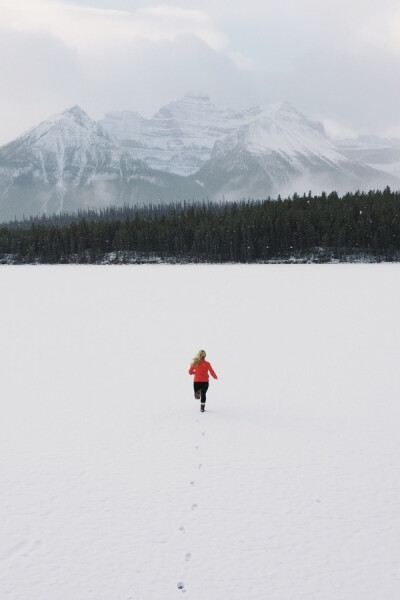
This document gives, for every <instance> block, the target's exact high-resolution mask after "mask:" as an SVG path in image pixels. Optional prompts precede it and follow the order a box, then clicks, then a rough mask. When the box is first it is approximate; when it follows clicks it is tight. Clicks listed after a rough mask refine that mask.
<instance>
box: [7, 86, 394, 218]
mask: <svg viewBox="0 0 400 600" xmlns="http://www.w3.org/2000/svg"><path fill="white" fill-rule="evenodd" d="M361 150H363V149H361ZM361 150H360V148H359V147H357V148H356V151H355V150H354V148H353V149H351V148H349V145H348V144H347V146H346V145H342V146H340V145H338V144H335V143H334V142H333V141H332V140H331V139H330V138H329V137H328V136H327V135H326V133H325V131H324V128H323V126H322V125H321V124H320V123H317V122H314V121H311V120H310V119H308V118H307V117H305V116H304V115H302V114H301V113H299V112H298V111H297V110H295V109H294V108H293V107H291V106H290V105H288V104H279V105H274V106H272V107H268V108H260V107H256V108H252V109H249V110H242V111H235V110H231V109H220V108H218V107H216V106H215V105H214V104H212V103H211V101H210V100H209V98H208V97H207V96H202V95H199V94H197V95H196V94H190V95H186V96H185V97H184V98H183V99H181V100H178V101H176V102H172V103H171V104H168V105H167V106H165V107H164V108H162V109H161V110H160V111H159V112H158V113H157V114H156V115H154V117H153V118H152V119H145V118H143V117H142V116H141V115H139V114H138V113H135V112H133V111H126V112H122V113H109V114H107V115H106V117H105V118H104V119H103V120H102V121H100V122H96V121H94V120H92V119H91V118H90V117H89V116H88V115H87V114H86V113H85V112H84V111H83V110H82V109H81V108H79V107H78V106H75V107H73V108H71V109H68V110H66V111H64V112H62V113H60V114H59V115H55V116H54V117H51V118H50V119H48V120H46V121H44V122H43V123H41V124H39V125H38V126H37V127H34V128H33V129H31V130H30V131H28V132H27V133H26V134H24V135H22V136H20V137H18V138H17V139H16V140H14V141H13V142H10V143H9V144H6V145H5V146H3V147H1V148H0V218H1V219H2V220H6V219H13V218H14V217H15V216H17V217H18V218H19V217H21V216H22V215H26V216H29V215H37V214H42V213H53V212H61V211H74V210H78V209H84V208H93V207H97V208H99V207H104V206H109V205H119V206H120V205H123V204H143V203H144V204H146V203H150V202H153V203H154V202H157V203H158V202H179V201H183V200H189V201H192V200H203V199H210V200H215V201H221V200H223V199H225V200H238V199H241V198H243V197H253V198H266V197H267V196H271V197H276V196H278V194H281V195H282V196H286V195H288V194H293V193H295V192H296V193H298V194H302V193H304V192H308V191H309V190H312V191H313V192H314V193H319V192H321V191H322V190H325V191H330V190H332V189H335V190H336V191H338V192H340V193H341V192H346V191H349V190H355V189H357V188H359V189H370V188H382V187H385V186H387V185H390V186H391V187H394V188H396V189H399V188H400V179H399V178H396V177H395V176H393V175H392V174H391V173H390V172H389V169H385V168H382V169H376V168H372V166H371V165H374V166H376V161H375V162H374V161H370V164H366V163H367V162H368V161H366V160H361V159H362V158H364V159H365V153H364V154H362V153H361V154H360V152H361ZM364 150H365V149H364ZM364 150H363V151H364ZM375 150H376V149H375ZM392 151H393V152H397V151H399V152H400V150H398V149H396V148H392ZM357 152H358V154H357ZM374 156H376V154H375V155H374ZM392 158H393V157H392ZM383 166H385V165H383ZM385 170H387V171H388V172H385Z"/></svg>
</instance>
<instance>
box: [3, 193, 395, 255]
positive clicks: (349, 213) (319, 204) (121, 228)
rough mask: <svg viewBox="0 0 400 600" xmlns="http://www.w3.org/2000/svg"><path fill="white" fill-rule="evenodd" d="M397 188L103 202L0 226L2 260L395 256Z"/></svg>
mask: <svg viewBox="0 0 400 600" xmlns="http://www.w3.org/2000/svg"><path fill="white" fill-rule="evenodd" d="M399 225H400V192H393V191H391V190H390V189H389V188H386V189H385V190H383V191H376V190H373V191H370V192H365V193H364V192H363V193H361V192H355V193H348V194H346V195H344V196H342V197H339V196H338V194H337V193H336V192H332V193H330V194H329V195H327V194H325V193H323V194H321V195H320V196H311V194H309V195H308V196H306V195H304V196H302V197H300V196H297V195H294V196H293V197H292V198H288V199H286V200H281V199H280V198H278V200H270V199H268V200H264V201H250V200H248V201H241V202H233V203H226V204H214V203H206V202H204V203H195V204H189V203H185V204H172V205H171V204H170V205H166V206H149V207H134V208H132V207H123V208H109V209H106V210H103V211H90V212H87V213H80V214H78V215H75V216H74V215H59V216H54V217H43V218H36V219H30V220H25V221H21V222H18V221H14V222H12V223H8V224H5V225H0V261H1V262H2V263H12V264H26V263H95V264H96V263H97V264H98V263H113V262H117V263H121V262H137V263H140V262H153V261H155V262H211V263H224V262H239V263H255V262H287V261H300V262H302V261H303V262H329V261H343V262H348V261H353V260H354V261H358V260H367V261H398V260H399V257H400V252H399V250H400V228H399Z"/></svg>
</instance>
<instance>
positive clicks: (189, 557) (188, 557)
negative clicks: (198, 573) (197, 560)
mask: <svg viewBox="0 0 400 600" xmlns="http://www.w3.org/2000/svg"><path fill="white" fill-rule="evenodd" d="M191 558H192V554H191V552H186V554H185V560H186V562H188V561H189V560H190V559H191Z"/></svg>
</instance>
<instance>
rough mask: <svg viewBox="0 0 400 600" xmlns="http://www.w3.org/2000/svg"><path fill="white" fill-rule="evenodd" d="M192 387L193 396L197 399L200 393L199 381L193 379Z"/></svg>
mask: <svg viewBox="0 0 400 600" xmlns="http://www.w3.org/2000/svg"><path fill="white" fill-rule="evenodd" d="M193 389H194V397H195V398H196V399H197V400H199V399H200V395H201V382H199V381H195V382H194V383H193Z"/></svg>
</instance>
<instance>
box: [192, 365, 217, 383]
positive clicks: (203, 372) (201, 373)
mask: <svg viewBox="0 0 400 600" xmlns="http://www.w3.org/2000/svg"><path fill="white" fill-rule="evenodd" d="M208 372H210V373H211V375H212V376H213V377H214V379H218V377H217V374H216V373H215V371H214V369H213V368H212V366H211V365H210V363H209V362H207V361H206V360H202V361H201V363H200V364H199V365H197V367H194V366H193V365H191V367H190V369H189V375H194V380H195V381H208V379H209V376H208Z"/></svg>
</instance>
